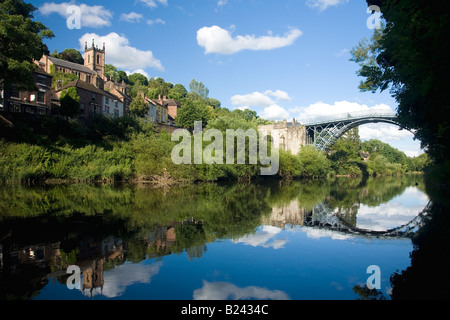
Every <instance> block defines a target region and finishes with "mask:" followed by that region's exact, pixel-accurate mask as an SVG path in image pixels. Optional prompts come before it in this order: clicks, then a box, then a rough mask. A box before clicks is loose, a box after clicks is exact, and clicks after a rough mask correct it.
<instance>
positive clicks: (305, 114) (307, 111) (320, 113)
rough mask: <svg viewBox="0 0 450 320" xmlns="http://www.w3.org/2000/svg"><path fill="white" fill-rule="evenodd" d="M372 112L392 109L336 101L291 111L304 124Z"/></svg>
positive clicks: (383, 106)
mask: <svg viewBox="0 0 450 320" xmlns="http://www.w3.org/2000/svg"><path fill="white" fill-rule="evenodd" d="M370 110H386V112H392V113H394V111H393V110H392V108H391V107H389V106H388V105H386V104H377V105H375V106H373V107H369V106H367V105H365V104H359V103H357V102H349V101H345V100H344V101H336V102H335V103H334V104H328V103H324V102H316V103H313V104H311V105H309V106H308V107H306V108H293V109H291V110H290V111H292V112H295V111H297V112H298V113H299V117H298V119H299V120H300V121H301V122H304V121H305V120H308V119H313V118H320V117H330V116H332V115H337V114H344V113H348V112H359V111H370Z"/></svg>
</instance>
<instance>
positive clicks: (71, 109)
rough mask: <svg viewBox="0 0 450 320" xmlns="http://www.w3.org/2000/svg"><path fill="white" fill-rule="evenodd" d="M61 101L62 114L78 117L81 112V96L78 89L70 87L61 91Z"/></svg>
mask: <svg viewBox="0 0 450 320" xmlns="http://www.w3.org/2000/svg"><path fill="white" fill-rule="evenodd" d="M59 101H60V103H61V108H60V114H61V115H62V116H65V117H76V116H77V115H78V113H79V112H80V96H79V95H78V92H77V89H76V88H74V87H70V88H67V89H64V90H62V91H61V96H60V97H59Z"/></svg>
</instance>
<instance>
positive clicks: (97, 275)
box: [0, 176, 429, 300]
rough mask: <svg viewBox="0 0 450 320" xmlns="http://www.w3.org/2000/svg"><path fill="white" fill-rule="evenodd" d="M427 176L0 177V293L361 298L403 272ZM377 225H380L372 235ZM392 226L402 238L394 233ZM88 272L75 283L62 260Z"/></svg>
mask: <svg viewBox="0 0 450 320" xmlns="http://www.w3.org/2000/svg"><path fill="white" fill-rule="evenodd" d="M423 190H424V189H423V179H422V177H421V176H405V177H385V178H371V179H369V180H363V179H347V178H342V179H337V180H335V181H314V182H292V183H281V184H280V183H279V182H271V183H252V184H200V185H187V186H179V187H175V188H171V189H168V190H164V189H152V188H149V187H145V186H144V187H142V186H130V185H120V186H111V185H108V186H92V185H68V186H46V187H42V186H40V187H38V186H35V187H25V186H1V187H0V197H1V199H2V202H1V203H0V258H1V259H0V263H1V264H0V299H37V300H38V299H41V300H42V299H45V300H50V299H146V300H150V299H151V300H159V299H164V300H172V299H176V300H181V299H183V300H185V299H187V300H191V299H265V300H266V299H282V300H287V299H294V300H301V299H350V300H354V299H364V298H367V297H368V295H369V294H370V292H369V291H368V289H367V286H366V281H367V279H368V277H369V276H370V274H368V273H367V272H366V271H367V267H369V266H371V265H377V266H379V267H380V270H381V289H380V290H378V291H377V292H376V293H374V292H371V294H372V296H373V295H374V294H375V295H376V297H377V298H385V299H390V296H389V293H390V290H391V283H390V277H391V275H392V274H393V273H395V272H399V271H401V270H404V269H406V268H407V267H408V266H409V265H410V263H411V261H410V256H409V255H410V253H411V251H412V250H413V246H412V243H411V239H410V237H409V234H404V235H402V234H401V233H399V234H393V233H392V232H391V233H386V232H385V231H388V230H392V229H395V228H397V227H400V226H403V225H405V224H408V223H409V222H410V221H411V220H413V219H414V218H415V217H416V216H417V215H418V214H419V213H420V212H421V211H422V210H423V209H424V207H425V206H426V205H427V203H428V202H429V199H428V196H427V195H426V194H425V191H423ZM369 231H377V232H369ZM395 235H396V236H395ZM70 265H77V266H79V267H80V270H81V271H82V275H81V288H80V289H72V290H70V289H69V288H68V287H67V285H66V283H67V279H68V276H69V275H68V274H66V269H67V267H68V266H70Z"/></svg>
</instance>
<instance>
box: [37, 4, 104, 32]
mask: <svg viewBox="0 0 450 320" xmlns="http://www.w3.org/2000/svg"><path fill="white" fill-rule="evenodd" d="M73 4H74V3H73V2H63V3H60V4H56V3H54V2H51V3H48V2H47V3H44V4H43V5H42V7H40V8H39V12H40V13H41V14H43V15H45V16H47V15H50V14H52V13H57V14H59V15H60V16H62V17H64V18H65V19H67V18H69V17H70V16H71V15H72V13H71V12H67V8H68V7H69V6H71V5H73ZM78 7H79V8H80V11H81V27H92V28H100V27H105V26H110V25H111V19H112V17H113V14H112V12H111V11H109V10H107V9H106V8H105V7H103V6H88V5H86V4H84V3H82V4H80V5H79V6H78Z"/></svg>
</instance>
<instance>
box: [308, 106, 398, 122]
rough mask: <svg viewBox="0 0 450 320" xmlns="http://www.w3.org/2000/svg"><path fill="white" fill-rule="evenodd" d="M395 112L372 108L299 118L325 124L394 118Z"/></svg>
mask: <svg viewBox="0 0 450 320" xmlns="http://www.w3.org/2000/svg"><path fill="white" fill-rule="evenodd" d="M395 116H396V114H395V112H394V111H392V110H388V109H370V110H367V111H366V110H364V111H350V112H346V113H339V114H332V115H328V116H323V117H315V118H307V119H303V120H299V122H300V123H301V124H303V125H306V126H312V125H317V124H325V123H330V122H337V121H345V120H357V119H364V118H370V117H377V118H394V117H395Z"/></svg>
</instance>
